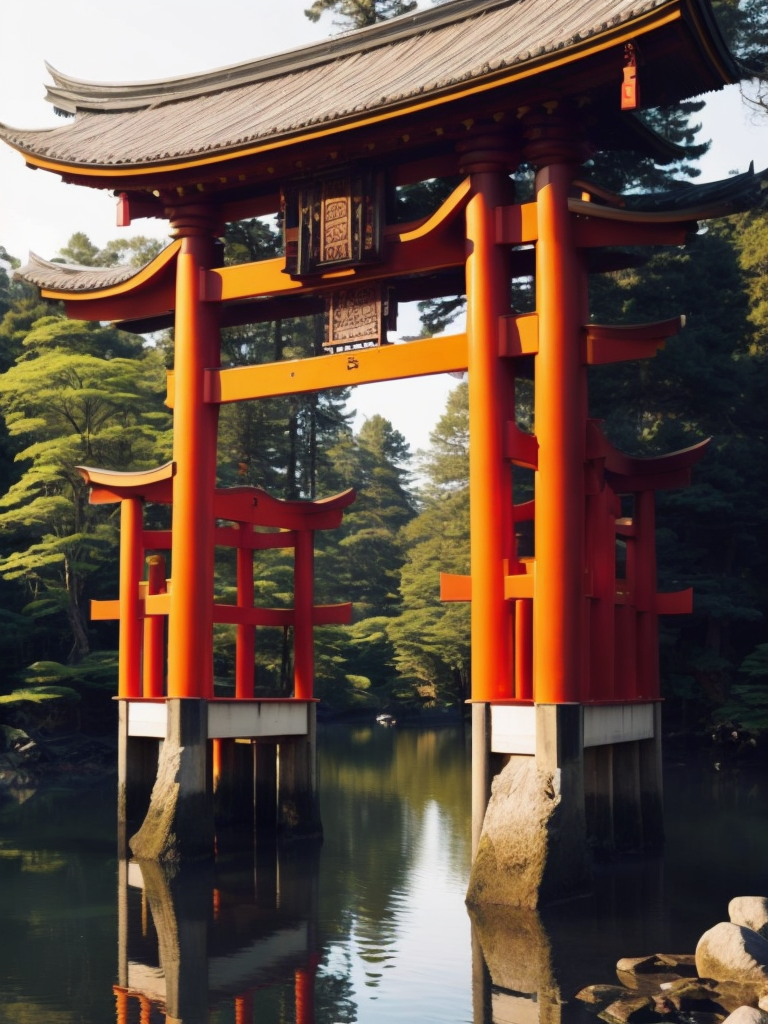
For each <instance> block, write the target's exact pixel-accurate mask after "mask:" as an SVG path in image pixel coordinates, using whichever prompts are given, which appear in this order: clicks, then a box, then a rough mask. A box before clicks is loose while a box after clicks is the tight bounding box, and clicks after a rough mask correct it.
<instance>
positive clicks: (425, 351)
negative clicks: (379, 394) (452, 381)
mask: <svg viewBox="0 0 768 1024" xmlns="http://www.w3.org/2000/svg"><path fill="white" fill-rule="evenodd" d="M466 368H467V339H466V335H464V334H453V335H449V336H447V337H444V338H428V339H426V340H425V341H409V342H407V343H403V344H399V345H382V346H381V347H380V348H364V349H355V350H354V351H353V352H337V353H335V354H333V355H323V356H315V357H313V358H310V359H295V360H290V359H287V360H285V361H283V362H280V363H264V364H261V365H258V366H236V367H232V369H228V370H217V369H210V370H208V371H207V372H206V385H205V396H206V401H207V402H211V403H214V404H223V403H225V402H242V401H244V400H246V399H250V398H272V397H277V396H279V395H304V394H308V393H312V392H315V391H323V390H325V389H327V388H341V387H344V388H348V387H355V386H356V385H358V384H375V383H377V382H379V381H383V380H401V379H403V378H406V377H424V376H429V375H430V374H433V373H454V372H457V371H459V370H466ZM178 389H179V382H178V380H176V379H171V378H170V377H169V381H168V404H169V405H171V406H172V407H173V406H175V403H176V395H177V393H178Z"/></svg>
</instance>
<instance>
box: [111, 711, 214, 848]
mask: <svg viewBox="0 0 768 1024" xmlns="http://www.w3.org/2000/svg"><path fill="white" fill-rule="evenodd" d="M208 750H209V748H208V731H207V705H206V702H205V701H204V700H192V699H184V700H177V699H174V700H169V701H168V733H167V736H166V739H165V741H164V743H163V746H162V749H161V751H160V758H159V763H158V767H157V778H156V780H155V785H154V787H153V789H152V796H151V797H150V801H149V810H148V812H147V816H146V818H145V819H144V824H143V825H142V826H141V828H140V829H139V831H138V832H137V833H136V834H135V835H134V836H132V837H131V839H130V841H129V845H130V848H131V850H132V852H133V855H134V856H135V857H136V858H137V859H139V860H158V861H162V862H164V863H172V862H187V861H200V860H208V859H211V858H212V857H213V855H214V823H213V801H212V792H211V790H212V786H211V770H210V764H209V757H208Z"/></svg>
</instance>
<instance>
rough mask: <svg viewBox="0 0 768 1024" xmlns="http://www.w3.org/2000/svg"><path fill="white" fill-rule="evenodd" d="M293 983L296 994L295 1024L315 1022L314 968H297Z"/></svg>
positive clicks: (311, 1023) (313, 1023)
mask: <svg viewBox="0 0 768 1024" xmlns="http://www.w3.org/2000/svg"><path fill="white" fill-rule="evenodd" d="M293 985H294V993H295V996H296V1024H315V968H314V967H299V968H297V969H296V973H295V975H294V983H293Z"/></svg>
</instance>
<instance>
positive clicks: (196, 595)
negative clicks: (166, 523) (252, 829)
mask: <svg viewBox="0 0 768 1024" xmlns="http://www.w3.org/2000/svg"><path fill="white" fill-rule="evenodd" d="M173 213H174V214H175V217H174V221H173V223H174V228H175V230H176V233H177V234H178V235H181V240H182V245H181V250H180V252H179V256H178V264H177V270H176V332H175V334H176V337H175V346H174V348H175V357H174V369H175V391H176V398H175V402H174V411H173V457H174V460H175V462H176V475H175V477H174V481H173V522H172V531H173V541H172V543H173V547H172V549H171V575H172V579H173V584H172V587H171V596H170V614H169V622H168V696H169V697H210V696H212V695H213V654H212V646H213V644H212V609H213V527H214V516H213V492H214V487H215V483H216V427H217V407H216V406H215V405H208V404H206V402H205V398H204V371H205V369H206V367H209V366H217V365H218V363H219V336H218V324H217V307H216V306H215V305H214V304H213V303H206V302H204V301H203V296H202V295H201V288H202V286H203V281H204V277H205V272H206V270H207V269H208V268H209V267H211V266H212V265H213V262H214V259H213V254H214V250H213V231H214V230H215V228H214V227H213V226H212V225H211V223H210V222H209V221H208V219H207V218H208V211H207V210H205V209H204V208H198V207H192V208H189V209H186V210H179V211H173Z"/></svg>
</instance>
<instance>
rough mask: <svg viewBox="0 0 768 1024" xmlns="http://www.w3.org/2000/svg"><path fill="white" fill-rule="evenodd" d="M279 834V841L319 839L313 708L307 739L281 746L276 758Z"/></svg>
mask: <svg viewBox="0 0 768 1024" xmlns="http://www.w3.org/2000/svg"><path fill="white" fill-rule="evenodd" d="M277 833H278V836H279V838H280V839H299V838H307V839H314V838H320V837H321V836H322V834H323V825H322V822H321V821H320V806H319V803H318V798H317V717H316V707H315V705H314V704H313V705H311V706H310V708H309V716H308V721H307V735H306V736H305V737H300V738H296V739H291V740H286V741H285V742H281V743H280V745H279V747H278V755H277Z"/></svg>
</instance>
